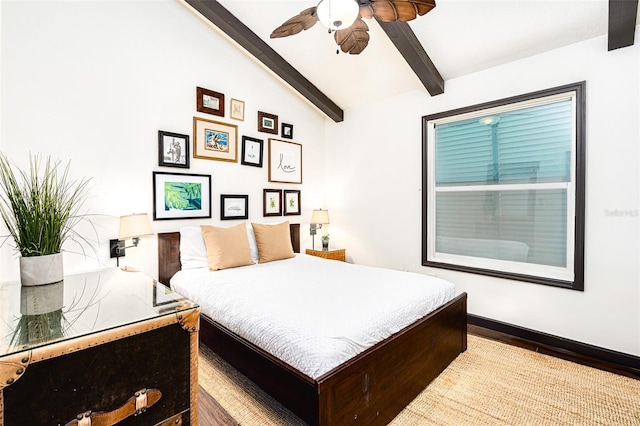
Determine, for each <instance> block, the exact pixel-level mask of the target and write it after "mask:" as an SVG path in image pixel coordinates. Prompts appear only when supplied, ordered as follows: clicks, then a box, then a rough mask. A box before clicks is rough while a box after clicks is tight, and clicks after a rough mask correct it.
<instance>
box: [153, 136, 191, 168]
mask: <svg viewBox="0 0 640 426" xmlns="http://www.w3.org/2000/svg"><path fill="white" fill-rule="evenodd" d="M158 166H166V167H183V168H185V169H188V168H189V136H188V135H181V134H179V133H171V132H164V131H162V130H159V131H158Z"/></svg>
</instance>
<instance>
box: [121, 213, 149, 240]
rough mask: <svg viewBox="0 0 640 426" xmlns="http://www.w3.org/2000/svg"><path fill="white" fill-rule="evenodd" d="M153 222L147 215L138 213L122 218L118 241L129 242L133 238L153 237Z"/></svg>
mask: <svg viewBox="0 0 640 426" xmlns="http://www.w3.org/2000/svg"><path fill="white" fill-rule="evenodd" d="M152 234H153V229H151V222H149V215H147V214H146V213H136V214H130V215H127V216H120V231H119V233H118V239H120V240H128V239H131V238H137V237H142V236H144V235H152Z"/></svg>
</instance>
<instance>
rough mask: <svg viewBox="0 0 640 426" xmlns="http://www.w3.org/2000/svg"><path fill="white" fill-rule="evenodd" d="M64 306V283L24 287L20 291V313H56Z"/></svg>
mask: <svg viewBox="0 0 640 426" xmlns="http://www.w3.org/2000/svg"><path fill="white" fill-rule="evenodd" d="M63 306H64V281H59V282H57V283H53V284H49V285H41V286H30V287H25V286H22V288H21V289H20V313H21V314H22V315H42V314H48V313H49V312H55V311H57V310H58V309H62V307H63Z"/></svg>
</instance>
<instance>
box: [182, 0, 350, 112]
mask: <svg viewBox="0 0 640 426" xmlns="http://www.w3.org/2000/svg"><path fill="white" fill-rule="evenodd" d="M185 1H186V3H187V4H188V5H190V6H191V7H193V8H194V9H195V10H196V11H198V12H199V13H200V14H202V16H204V17H205V18H206V19H207V20H209V21H210V22H211V23H212V24H213V25H215V26H216V27H218V28H219V29H220V30H221V31H222V32H224V33H225V34H227V35H228V36H229V37H230V38H231V39H232V40H234V41H235V42H236V43H238V44H239V45H240V46H242V48H244V49H245V50H246V51H247V52H249V53H250V54H251V55H253V56H254V57H255V58H256V59H258V60H259V61H260V62H262V63H263V64H265V65H266V66H267V67H268V68H269V69H271V70H272V71H273V72H274V73H275V74H276V75H278V76H279V77H280V78H282V79H283V80H284V81H285V82H286V83H287V84H289V85H290V86H291V87H292V88H294V89H295V90H297V91H298V92H299V93H300V94H301V95H302V96H304V97H305V98H307V99H308V100H309V102H311V103H312V104H313V105H315V106H316V107H317V108H318V109H319V110H320V111H322V112H323V113H325V114H326V115H327V116H328V117H329V118H331V119H332V120H333V121H335V122H336V123H339V122H341V121H343V120H344V111H343V110H342V109H341V108H340V107H339V106H338V105H336V104H335V103H334V102H333V101H332V100H331V99H329V98H328V97H327V96H326V95H325V94H324V93H322V92H321V91H320V90H319V89H318V88H317V87H316V86H314V85H313V83H311V82H310V81H309V80H307V79H306V78H305V77H304V76H303V75H302V74H300V73H299V72H298V71H297V70H296V69H295V68H294V67H292V66H291V64H289V63H288V62H287V61H285V60H284V58H282V56H280V55H278V54H277V53H276V52H275V50H273V49H272V48H271V47H270V46H269V45H268V44H267V43H265V42H264V41H263V40H262V39H261V38H260V37H258V36H257V35H256V34H255V33H254V32H253V31H251V30H250V29H249V28H248V27H247V26H246V25H244V24H243V23H242V22H240V20H238V18H236V17H235V16H234V15H233V14H232V13H231V12H229V11H228V10H227V9H226V8H225V7H223V6H222V5H221V4H220V3H219V2H217V1H216V0H185Z"/></svg>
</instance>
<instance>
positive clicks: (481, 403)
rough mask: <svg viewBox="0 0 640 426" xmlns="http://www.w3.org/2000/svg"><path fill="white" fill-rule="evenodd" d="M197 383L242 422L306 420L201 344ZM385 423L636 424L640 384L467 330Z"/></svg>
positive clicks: (396, 425)
mask: <svg viewBox="0 0 640 426" xmlns="http://www.w3.org/2000/svg"><path fill="white" fill-rule="evenodd" d="M199 382H200V385H201V386H202V387H203V388H204V389H205V390H206V391H207V392H208V393H209V394H210V395H211V396H212V397H213V398H214V399H216V400H217V401H218V403H219V404H220V405H221V406H222V407H223V408H224V409H225V410H227V412H228V413H229V414H230V415H231V416H232V417H233V418H234V419H235V420H236V421H237V422H238V423H239V424H241V425H247V426H253V425H256V426H258V425H261V426H266V425H304V424H305V423H304V422H303V421H302V420H300V419H299V418H298V417H296V416H295V415H294V414H292V413H291V412H290V411H288V410H287V409H285V408H284V407H283V406H282V405H280V404H279V403H278V402H277V401H275V400H274V399H273V398H271V397H270V396H269V395H267V394H265V393H264V392H263V391H262V390H261V389H259V388H258V387H256V386H255V385H254V384H253V383H252V382H251V381H249V380H248V379H247V378H245V377H244V376H243V375H242V374H240V373H238V372H237V371H236V370H234V369H233V368H232V367H230V366H229V365H228V364H227V363H226V362H224V361H223V360H221V359H220V358H219V357H218V356H216V355H215V354H214V353H212V352H211V351H210V350H209V349H208V348H207V347H205V346H201V347H200V363H199ZM390 424H391V425H393V426H414V425H536V426H538V425H572V426H573V425H616V426H618V425H620V426H622V425H629V426H631V425H635V426H637V425H640V381H638V380H635V379H632V378H628V377H624V376H618V375H616V374H613V373H607V372H604V371H601V370H597V369H594V368H590V367H585V366H583V365H579V364H575V363H572V362H569V361H564V360H561V359H558V358H554V357H551V356H548V355H543V354H539V353H536V352H533V351H530V350H527V349H521V348H517V347H514V346H509V345H506V344H503V343H498V342H495V341H492V340H488V339H484V338H480V337H476V336H471V335H470V336H469V339H468V349H467V351H466V352H464V353H463V354H461V355H460V356H458V358H456V359H455V360H454V361H453V362H452V363H451V365H449V367H447V369H446V370H445V371H443V372H442V373H441V374H440V375H439V376H438V377H437V378H436V379H435V380H434V381H433V382H432V383H431V384H430V385H429V386H428V387H427V389H425V390H424V391H423V392H422V393H421V394H420V395H418V397H416V399H414V400H413V402H412V403H411V404H409V406H407V407H406V408H405V409H404V410H403V411H402V412H401V413H400V414H398V416H397V417H396V418H395V419H394V420H393V421H392V422H391V423H390Z"/></svg>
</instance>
